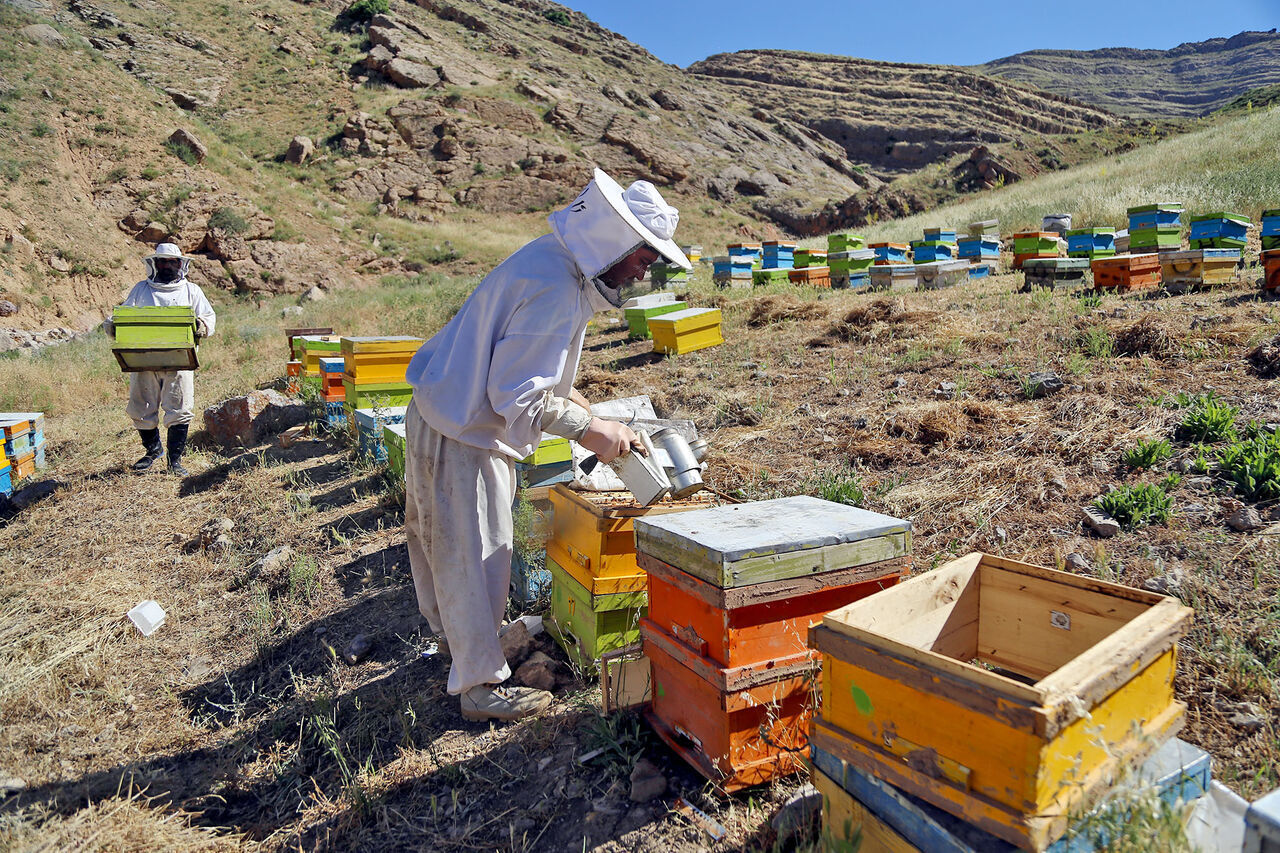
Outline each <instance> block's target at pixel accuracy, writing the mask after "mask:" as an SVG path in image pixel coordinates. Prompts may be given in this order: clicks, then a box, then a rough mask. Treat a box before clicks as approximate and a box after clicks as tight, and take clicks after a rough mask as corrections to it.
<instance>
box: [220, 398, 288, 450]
mask: <svg viewBox="0 0 1280 853" xmlns="http://www.w3.org/2000/svg"><path fill="white" fill-rule="evenodd" d="M306 422H307V407H306V406H305V405H304V404H302V403H298V402H294V401H292V400H290V399H289V398H288V397H285V396H284V395H283V394H281V393H280V392H279V391H272V390H265V391H253V392H251V393H249V394H245V395H244V396H241V397H232V398H230V399H228V400H223V401H222V402H221V403H218V404H216V405H213V406H210V407H209V408H207V409H205V410H204V428H205V429H206V430H207V431H208V432H209V435H210V436H212V437H213V439H214V440H215V441H217V442H219V443H220V444H222V445H224V446H226V447H235V446H237V445H243V446H246V447H248V446H251V445H254V444H257V443H258V442H260V441H263V440H264V439H265V438H267V437H268V436H272V435H275V434H277V433H280V432H283V431H284V430H286V429H288V428H289V427H291V426H297V425H298V424H304V423H306Z"/></svg>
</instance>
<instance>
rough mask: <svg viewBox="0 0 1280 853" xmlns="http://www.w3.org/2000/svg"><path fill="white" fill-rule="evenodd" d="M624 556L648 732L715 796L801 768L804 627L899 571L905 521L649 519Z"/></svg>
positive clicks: (844, 511) (793, 512) (788, 511)
mask: <svg viewBox="0 0 1280 853" xmlns="http://www.w3.org/2000/svg"><path fill="white" fill-rule="evenodd" d="M557 512H558V510H557ZM635 546H636V550H637V552H638V554H639V565H640V568H642V569H644V570H645V571H647V572H648V574H649V611H648V614H647V617H646V618H645V619H643V620H641V622H640V633H641V637H642V640H643V646H644V653H645V656H646V657H647V658H648V659H649V662H650V664H651V667H652V682H653V689H652V697H653V698H652V705H651V707H650V710H649V719H650V721H651V723H652V724H653V726H654V728H655V730H656V731H657V732H658V733H659V735H661V736H662V738H663V739H664V740H665V741H667V743H668V744H669V745H670V746H671V747H672V748H673V749H674V750H675V751H676V752H677V753H679V754H680V755H681V756H683V757H684V758H685V759H686V760H687V761H689V763H690V764H692V765H693V766H694V767H695V768H697V769H698V770H699V771H700V772H701V773H703V774H704V775H705V776H707V778H708V779H711V780H712V781H713V782H715V783H716V784H717V785H719V786H720V787H722V788H724V789H726V790H736V789H739V788H743V787H747V786H750V785H755V784H759V783H762V782H767V781H769V780H770V779H772V778H775V777H776V776H779V775H782V774H786V773H790V772H794V771H796V770H799V769H800V768H801V766H802V763H801V753H802V751H803V747H804V742H805V736H806V729H807V726H808V721H809V719H810V717H811V715H812V713H813V710H814V700H813V697H814V695H815V693H816V689H817V683H816V676H817V672H816V664H815V660H816V656H815V655H814V653H813V652H812V651H811V650H810V649H809V647H808V641H807V636H806V634H807V629H808V626H809V624H810V623H811V622H813V621H814V620H816V619H819V618H821V616H822V614H824V613H826V612H828V611H830V610H833V609H836V608H838V607H842V606H844V605H845V604H848V603H850V602H853V601H857V600H859V599H862V598H864V597H866V596H868V595H870V594H872V593H874V592H877V591H879V590H881V589H885V588H887V587H889V586H892V585H893V584H895V583H896V582H897V581H898V579H899V578H900V577H902V576H903V575H906V574H909V573H910V567H911V557H910V554H911V524H910V522H907V521H902V520H899V519H895V518H890V517H888V516H884V515H880V514H878V513H873V512H868V511H866V510H861V509H856V508H854V507H849V506H845V505H843V504H835V503H831V502H828V501H823V500H819V499H817V498H812V497H803V496H802V497H793V498H780V499H778V500H771V501H761V502H758V503H749V504H739V505H726V506H721V507H714V508H708V509H702V510H697V511H695V512H689V513H681V514H679V515H661V516H646V517H644V518H641V519H637V520H636V522H635Z"/></svg>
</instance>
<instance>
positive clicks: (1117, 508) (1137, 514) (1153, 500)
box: [1094, 483, 1173, 530]
mask: <svg viewBox="0 0 1280 853" xmlns="http://www.w3.org/2000/svg"><path fill="white" fill-rule="evenodd" d="M1094 505H1095V506H1096V507H1098V509H1100V510H1102V511H1103V512H1105V513H1106V514H1107V515H1109V516H1111V517H1112V518H1114V519H1115V520H1116V521H1118V522H1120V525H1121V526H1122V527H1125V528H1127V529H1129V530H1132V529H1134V528H1135V527H1141V526H1142V525H1144V524H1156V523H1161V524H1163V523H1164V522H1166V521H1168V520H1169V516H1170V514H1171V513H1172V511H1173V498H1171V497H1169V495H1168V493H1167V492H1166V491H1165V489H1164V486H1162V485H1156V484H1155V483H1143V484H1141V485H1136V486H1121V487H1120V488H1118V489H1116V490H1115V491H1113V492H1107V493H1106V494H1105V495H1103V496H1102V497H1100V498H1098V499H1097V500H1096V501H1094Z"/></svg>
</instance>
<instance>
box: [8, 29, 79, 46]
mask: <svg viewBox="0 0 1280 853" xmlns="http://www.w3.org/2000/svg"><path fill="white" fill-rule="evenodd" d="M18 32H19V33H20V34H21V35H22V37H23V38H25V39H27V40H28V41H30V42H32V43H33V44H47V45H49V46H50V47H62V46H63V45H64V44H66V43H67V39H66V36H64V35H63V34H62V33H60V32H58V31H57V30H55V29H54V28H53V27H51V26H49V25H48V24H31V25H30V26H26V27H23V28H22V29H20V30H18Z"/></svg>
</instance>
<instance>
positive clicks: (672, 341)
mask: <svg viewBox="0 0 1280 853" xmlns="http://www.w3.org/2000/svg"><path fill="white" fill-rule="evenodd" d="M720 320H721V317H720V309H719V308H685V309H683V310H680V311H673V312H672V313H670V314H663V315H661V316H659V317H651V318H649V332H650V333H651V334H652V335H653V351H654V352H660V353H666V354H676V355H678V354H683V353H686V352H693V351H694V350H700V349H706V348H707V347H714V346H719V345H720V344H722V343H724V337H722V335H721V332H720Z"/></svg>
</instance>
